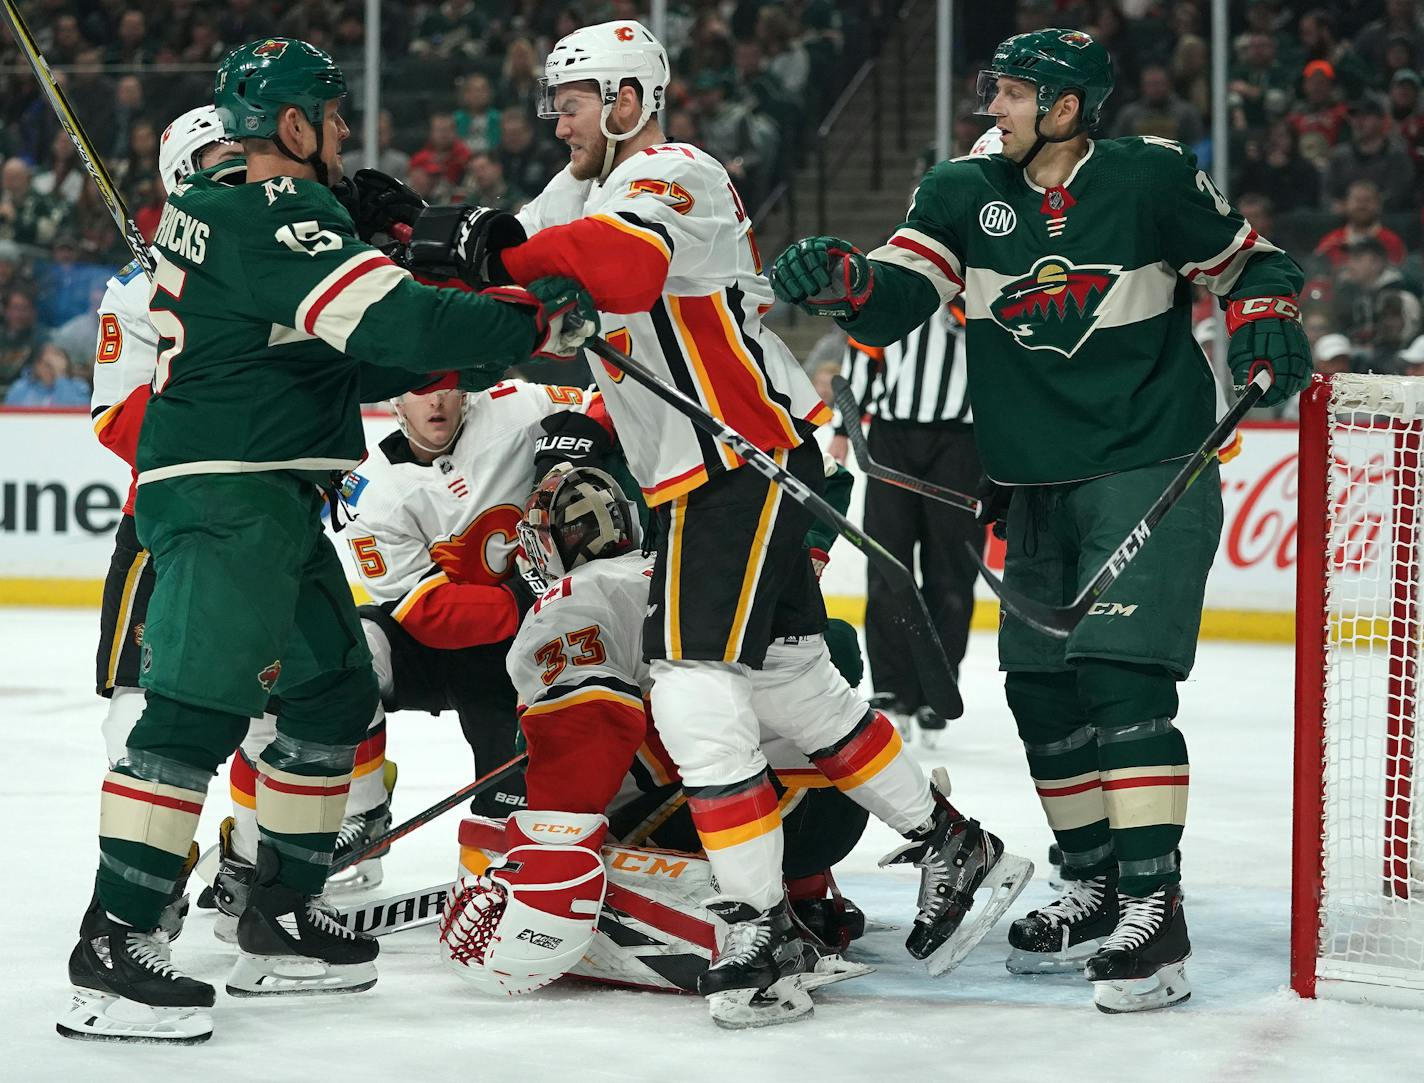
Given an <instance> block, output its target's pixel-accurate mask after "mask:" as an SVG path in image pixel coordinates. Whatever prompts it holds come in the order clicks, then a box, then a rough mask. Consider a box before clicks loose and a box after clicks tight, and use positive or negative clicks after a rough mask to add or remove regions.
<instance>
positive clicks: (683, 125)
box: [663, 109, 839, 356]
mask: <svg viewBox="0 0 1424 1083" xmlns="http://www.w3.org/2000/svg"><path fill="white" fill-rule="evenodd" d="M663 134H665V135H666V136H667V137H668V141H669V142H671V143H690V144H692V145H693V146H694V147H700V146H701V145H702V132H701V131H700V130H699V129H698V127H697V114H696V113H694V112H693V111H692V110H690V109H669V110H668V112H667V119H666V120H665V121H663ZM837 356H839V354H838V355H837Z"/></svg>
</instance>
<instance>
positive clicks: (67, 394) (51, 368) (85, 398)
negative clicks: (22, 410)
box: [5, 343, 91, 406]
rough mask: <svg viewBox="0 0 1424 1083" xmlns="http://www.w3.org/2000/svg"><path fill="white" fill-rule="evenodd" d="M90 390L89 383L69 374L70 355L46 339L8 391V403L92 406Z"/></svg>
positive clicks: (6, 398) (19, 404) (10, 404)
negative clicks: (90, 403) (46, 341)
mask: <svg viewBox="0 0 1424 1083" xmlns="http://www.w3.org/2000/svg"><path fill="white" fill-rule="evenodd" d="M90 390H91V389H90V387H89V385H88V384H87V383H85V382H84V381H83V380H81V379H78V378H77V377H74V376H71V375H70V374H69V357H68V355H67V354H66V353H65V352H64V351H63V350H61V349H60V348H59V347H58V346H56V345H54V344H53V343H46V344H45V345H44V346H41V347H40V349H39V352H38V353H37V354H36V355H35V359H34V361H32V362H31V363H30V365H29V367H28V368H26V369H25V371H24V372H22V373H21V374H20V376H19V378H18V379H17V380H16V381H15V382H14V383H13V384H11V385H10V388H9V390H8V391H6V392H5V405H6V406H88V405H89V393H90Z"/></svg>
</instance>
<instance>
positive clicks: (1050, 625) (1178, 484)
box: [967, 372, 1271, 639]
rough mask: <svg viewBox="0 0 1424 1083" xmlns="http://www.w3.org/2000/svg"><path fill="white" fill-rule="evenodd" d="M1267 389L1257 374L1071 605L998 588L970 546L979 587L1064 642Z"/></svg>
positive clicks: (1267, 378) (997, 581)
mask: <svg viewBox="0 0 1424 1083" xmlns="http://www.w3.org/2000/svg"><path fill="white" fill-rule="evenodd" d="M1270 386H1271V377H1270V375H1269V373H1266V372H1258V373H1257V374H1256V375H1255V377H1254V378H1253V379H1252V380H1251V382H1250V383H1249V384H1248V385H1247V387H1246V390H1245V392H1244V393H1243V394H1242V395H1241V397H1240V398H1239V399H1237V400H1236V403H1235V405H1233V406H1232V407H1231V409H1230V410H1228V411H1227V412H1226V413H1225V415H1223V417H1222V419H1221V420H1220V421H1218V422H1217V423H1216V427H1215V428H1214V429H1212V430H1211V432H1210V434H1208V436H1207V438H1206V440H1205V441H1204V442H1203V443H1202V446H1201V447H1199V448H1198V449H1197V450H1196V451H1195V452H1193V453H1192V456H1191V458H1189V459H1188V460H1187V461H1186V463H1185V464H1183V466H1182V469H1181V470H1180V471H1178V473H1177V476H1176V477H1174V478H1173V479H1172V482H1171V484H1170V485H1168V486H1167V488H1166V489H1164V490H1163V491H1162V495H1161V496H1159V497H1158V498H1157V499H1156V501H1154V502H1153V504H1152V506H1151V507H1150V508H1148V509H1147V514H1146V515H1144V516H1143V517H1142V519H1141V520H1140V521H1139V522H1138V524H1137V525H1136V526H1135V527H1133V528H1132V531H1131V532H1130V533H1129V534H1128V535H1127V537H1126V538H1124V539H1123V540H1122V544H1121V545H1119V546H1118V547H1117V548H1116V549H1114V550H1113V552H1112V555H1111V556H1110V557H1108V559H1107V562H1106V563H1105V564H1104V565H1103V566H1102V567H1101V568H1100V569H1099V570H1098V574H1097V575H1095V576H1094V577H1093V580H1092V582H1090V583H1089V584H1088V585H1087V586H1086V587H1084V588H1083V590H1082V592H1081V593H1080V594H1079V595H1078V597H1076V598H1074V599H1073V601H1072V602H1071V603H1069V604H1068V605H1065V606H1052V605H1046V604H1044V603H1043V602H1036V601H1034V600H1033V599H1032V598H1028V597H1025V596H1024V595H1022V594H1020V593H1019V592H1018V591H1015V590H1010V589H1009V588H1007V587H1005V586H1004V581H1003V580H1002V579H1000V578H999V577H998V576H997V575H995V574H994V573H993V572H991V571H990V570H989V566H988V565H987V564H985V563H984V558H983V557H982V556H981V555H980V553H979V551H978V550H977V549H976V548H975V547H974V546H972V545H970V546H968V547H967V548H968V549H969V553H970V555H971V556H972V557H973V558H974V562H975V563H976V564H978V565H979V571H980V572H981V573H982V574H983V576H984V582H986V583H988V584H989V589H991V590H992V591H993V592H994V593H995V594H997V595H998V596H999V600H1000V601H1001V602H1003V605H1004V608H1005V609H1006V610H1007V611H1008V612H1009V613H1010V614H1012V615H1013V616H1015V617H1017V618H1018V619H1019V620H1021V621H1023V622H1024V623H1025V624H1027V625H1028V626H1029V627H1030V628H1033V629H1035V630H1036V631H1039V632H1042V633H1043V634H1044V635H1049V636H1053V637H1054V638H1055V639H1067V638H1068V633H1070V632H1071V631H1073V629H1074V628H1076V627H1077V626H1078V622H1079V621H1081V620H1082V619H1083V618H1084V617H1086V616H1087V615H1088V612H1089V610H1091V609H1092V608H1093V606H1094V605H1096V604H1097V601H1098V599H1099V598H1101V597H1102V596H1103V594H1104V593H1105V592H1106V591H1107V589H1108V588H1109V587H1111V586H1112V585H1113V584H1114V583H1116V582H1117V581H1118V579H1120V578H1121V577H1122V574H1123V572H1125V571H1127V566H1128V565H1129V564H1131V563H1132V561H1133V559H1134V558H1135V557H1136V556H1137V554H1138V553H1140V552H1142V547H1143V546H1144V545H1146V544H1147V539H1148V538H1150V537H1151V536H1152V531H1153V530H1155V529H1156V527H1157V525H1158V524H1159V523H1160V522H1161V521H1162V520H1163V519H1164V518H1165V517H1166V515H1167V513H1168V512H1169V511H1171V510H1172V508H1173V506H1174V505H1175V504H1176V503H1177V501H1179V500H1180V499H1181V498H1182V497H1183V495H1185V493H1186V491H1187V490H1188V489H1190V488H1191V487H1192V483H1193V482H1194V481H1196V480H1197V478H1199V477H1200V476H1201V473H1202V471H1203V470H1205V469H1206V468H1207V466H1208V465H1209V464H1210V463H1211V461H1212V460H1213V459H1215V458H1216V457H1217V452H1218V451H1220V449H1221V445H1222V444H1223V443H1225V442H1226V438H1227V437H1228V436H1230V435H1231V433H1232V431H1233V430H1234V429H1235V428H1236V426H1237V425H1239V424H1241V419H1242V418H1243V417H1245V416H1246V412H1247V411H1248V410H1250V409H1251V407H1253V406H1255V405H1256V403H1257V402H1258V401H1259V400H1260V398H1261V396H1262V395H1264V394H1265V393H1266V391H1267V390H1269V388H1270Z"/></svg>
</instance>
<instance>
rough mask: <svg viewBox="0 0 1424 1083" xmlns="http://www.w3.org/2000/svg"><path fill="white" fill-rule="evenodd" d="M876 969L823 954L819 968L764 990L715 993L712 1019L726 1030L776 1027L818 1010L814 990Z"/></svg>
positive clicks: (709, 1001) (710, 1004)
mask: <svg viewBox="0 0 1424 1083" xmlns="http://www.w3.org/2000/svg"><path fill="white" fill-rule="evenodd" d="M873 973H875V968H874V967H873V966H866V965H865V964H864V963H852V962H850V961H848V960H846V959H843V958H841V957H840V956H839V955H823V956H821V958H820V959H818V960H817V961H816V969H815V970H810V971H806V972H805V973H802V974H792V975H790V976H788V977H785V978H782V979H781V980H780V981H778V982H774V983H772V984H771V985H770V986H769V987H768V988H767V989H766V990H765V991H763V992H760V993H759V992H757V990H755V989H729V990H727V991H725V992H721V993H713V994H712V995H711V996H709V997H708V998H707V1006H708V1009H709V1010H710V1011H711V1013H712V1022H714V1023H716V1024H717V1025H718V1026H719V1027H723V1028H724V1029H726V1030H748V1029H750V1028H752V1027H774V1026H778V1025H779V1024H781V1023H790V1022H793V1021H795V1020H797V1019H802V1018H804V1017H805V1016H808V1015H810V1014H811V1013H812V1012H813V1011H814V1010H815V1003H814V1002H813V1001H812V1000H811V990H813V989H822V988H824V987H825V986H827V985H834V984H835V983H836V982H838V981H848V980H849V979H851V978H861V977H864V976H865V975H866V974H873Z"/></svg>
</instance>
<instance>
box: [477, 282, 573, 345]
mask: <svg viewBox="0 0 1424 1083" xmlns="http://www.w3.org/2000/svg"><path fill="white" fill-rule="evenodd" d="M481 293H482V294H483V296H485V297H493V298H494V299H495V300H497V301H504V302H505V303H506V304H511V305H526V306H528V307H529V308H532V309H533V310H534V348H533V349H532V350H531V351H530V354H531V356H533V357H549V358H553V359H554V360H555V361H572V360H573V358H574V355H575V354H577V353H578V350H579V347H580V346H582V345H583V344H584V343H585V342H587V341H588V340H589V339H591V338H592V337H593V336H594V335H596V334H598V309H597V308H595V307H594V304H593V298H592V297H590V296H589V295H588V291H587V290H585V289H584V288H583V287H582V286H580V285H579V284H578V283H577V282H575V281H574V280H573V279H572V278H552V277H551V278H538V279H535V280H534V281H533V282H531V283H529V288H528V289H525V288H524V287H523V286H495V287H493V288H491V289H487V290H482V291H481Z"/></svg>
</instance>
